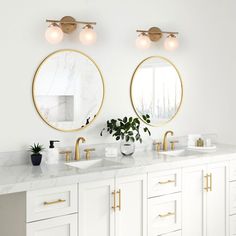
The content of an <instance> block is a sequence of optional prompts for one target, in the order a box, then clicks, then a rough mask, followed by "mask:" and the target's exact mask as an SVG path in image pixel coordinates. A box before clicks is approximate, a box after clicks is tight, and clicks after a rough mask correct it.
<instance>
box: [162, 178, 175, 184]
mask: <svg viewBox="0 0 236 236" xmlns="http://www.w3.org/2000/svg"><path fill="white" fill-rule="evenodd" d="M158 183H159V184H170V183H175V180H170V179H169V180H167V181H160V182H158Z"/></svg>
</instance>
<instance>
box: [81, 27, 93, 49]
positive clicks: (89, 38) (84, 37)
mask: <svg viewBox="0 0 236 236" xmlns="http://www.w3.org/2000/svg"><path fill="white" fill-rule="evenodd" d="M79 40H80V42H81V43H82V44H84V45H92V44H94V43H95V42H96V40H97V34H96V32H95V31H94V30H93V28H92V27H91V26H89V27H88V26H86V27H85V28H83V30H82V31H81V32H80V34H79Z"/></svg>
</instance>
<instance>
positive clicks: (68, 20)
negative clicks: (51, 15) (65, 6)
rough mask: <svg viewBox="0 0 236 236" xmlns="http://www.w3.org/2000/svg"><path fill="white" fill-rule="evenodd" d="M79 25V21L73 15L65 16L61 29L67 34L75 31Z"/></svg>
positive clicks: (61, 22) (62, 19) (61, 21)
mask: <svg viewBox="0 0 236 236" xmlns="http://www.w3.org/2000/svg"><path fill="white" fill-rule="evenodd" d="M77 25H78V23H77V22H76V20H75V18H73V17H72V16H64V17H63V18H61V20H60V26H61V30H62V31H63V32H64V33H65V34H70V33H72V32H74V31H75V30H76V28H77Z"/></svg>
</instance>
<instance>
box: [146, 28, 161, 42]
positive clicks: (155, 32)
mask: <svg viewBox="0 0 236 236" xmlns="http://www.w3.org/2000/svg"><path fill="white" fill-rule="evenodd" d="M148 36H149V39H150V40H151V41H153V42H156V41H158V40H160V39H161V38H162V32H161V29H160V28H158V27H152V28H150V29H149V30H148Z"/></svg>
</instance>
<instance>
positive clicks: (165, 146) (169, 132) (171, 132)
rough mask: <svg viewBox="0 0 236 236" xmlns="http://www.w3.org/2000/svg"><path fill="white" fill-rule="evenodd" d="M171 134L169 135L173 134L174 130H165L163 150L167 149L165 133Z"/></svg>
mask: <svg viewBox="0 0 236 236" xmlns="http://www.w3.org/2000/svg"><path fill="white" fill-rule="evenodd" d="M168 134H171V136H173V135H174V132H173V131H171V130H168V131H166V132H165V135H164V139H163V151H168V143H167V135H168Z"/></svg>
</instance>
